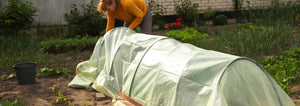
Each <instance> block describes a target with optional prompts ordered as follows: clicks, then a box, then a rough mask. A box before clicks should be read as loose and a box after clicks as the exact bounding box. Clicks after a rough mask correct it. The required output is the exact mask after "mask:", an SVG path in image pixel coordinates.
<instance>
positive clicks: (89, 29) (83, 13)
mask: <svg viewBox="0 0 300 106" xmlns="http://www.w3.org/2000/svg"><path fill="white" fill-rule="evenodd" d="M93 4H94V0H92V1H91V2H90V3H89V4H86V5H82V10H81V9H78V8H77V6H76V5H75V4H73V6H72V9H71V11H70V13H66V14H65V21H66V22H67V23H68V31H69V34H68V36H69V37H75V36H76V35H90V36H98V35H99V34H100V32H101V31H103V30H104V29H105V28H106V20H105V19H104V18H103V14H102V13H99V12H98V11H97V10H96V7H95V6H94V5H93Z"/></svg>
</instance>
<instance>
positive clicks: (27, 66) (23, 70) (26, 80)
mask: <svg viewBox="0 0 300 106" xmlns="http://www.w3.org/2000/svg"><path fill="white" fill-rule="evenodd" d="M35 66H36V63H32V62H27V63H18V64H15V65H14V66H13V67H14V69H15V71H16V75H17V79H18V82H19V84H20V85H25V84H34V83H35V76H36V72H35V71H36V70H35Z"/></svg>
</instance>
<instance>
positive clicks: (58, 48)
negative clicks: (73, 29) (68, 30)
mask: <svg viewBox="0 0 300 106" xmlns="http://www.w3.org/2000/svg"><path fill="white" fill-rule="evenodd" d="M98 39H99V37H90V36H84V37H80V36H77V37H76V38H69V39H66V38H50V39H47V40H44V41H42V42H41V45H42V47H43V49H44V51H45V52H47V53H63V52H67V51H82V50H93V49H94V45H95V44H96V43H97V41H98Z"/></svg>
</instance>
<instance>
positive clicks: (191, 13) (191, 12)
mask: <svg viewBox="0 0 300 106" xmlns="http://www.w3.org/2000/svg"><path fill="white" fill-rule="evenodd" d="M174 6H175V11H176V13H177V15H178V17H180V18H182V21H183V24H185V25H188V26H196V25H197V23H198V19H199V14H198V7H199V5H198V4H197V3H194V4H193V3H192V1H191V0H184V1H182V2H181V3H180V4H178V3H175V5H174Z"/></svg>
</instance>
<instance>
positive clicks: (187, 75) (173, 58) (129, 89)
mask: <svg viewBox="0 0 300 106" xmlns="http://www.w3.org/2000/svg"><path fill="white" fill-rule="evenodd" d="M76 72H77V73H76V74H77V75H76V76H75V77H74V79H73V80H72V81H71V82H70V84H69V87H74V88H83V87H90V86H91V87H93V88H94V89H95V90H97V91H99V92H101V93H104V94H106V95H108V96H110V97H112V98H113V99H116V97H117V96H119V94H120V92H121V93H122V94H125V95H128V96H129V97H131V98H132V99H134V100H136V101H137V102H139V103H141V104H143V105H153V106H157V105H161V106H196V105H197V106H201V105H208V106H217V105H220V106H227V105H229V106H240V105H242V106H245V105H246V106H281V105H284V106H291V105H294V104H293V102H292V101H291V99H290V98H289V96H288V95H287V94H286V93H285V92H284V91H283V90H282V89H281V88H280V87H279V86H278V84H277V83H276V82H275V81H274V80H273V79H272V78H271V77H270V76H269V75H268V73H266V71H264V69H263V68H261V67H260V66H259V65H258V64H257V63H256V62H255V61H253V60H251V59H248V58H244V57H239V56H234V55H229V54H224V53H220V52H216V51H212V50H204V49H201V48H198V47H195V46H193V45H191V44H186V43H181V42H178V41H176V40H174V39H171V38H167V37H164V36H155V35H146V34H142V33H136V32H134V31H133V30H131V29H129V28H125V27H119V28H115V29H113V30H111V31H109V32H107V33H106V34H105V35H104V37H102V38H100V39H99V40H98V42H97V44H96V46H95V49H94V52H93V54H92V56H91V58H90V59H89V60H87V61H84V62H81V63H79V64H78V66H77V70H76Z"/></svg>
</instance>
